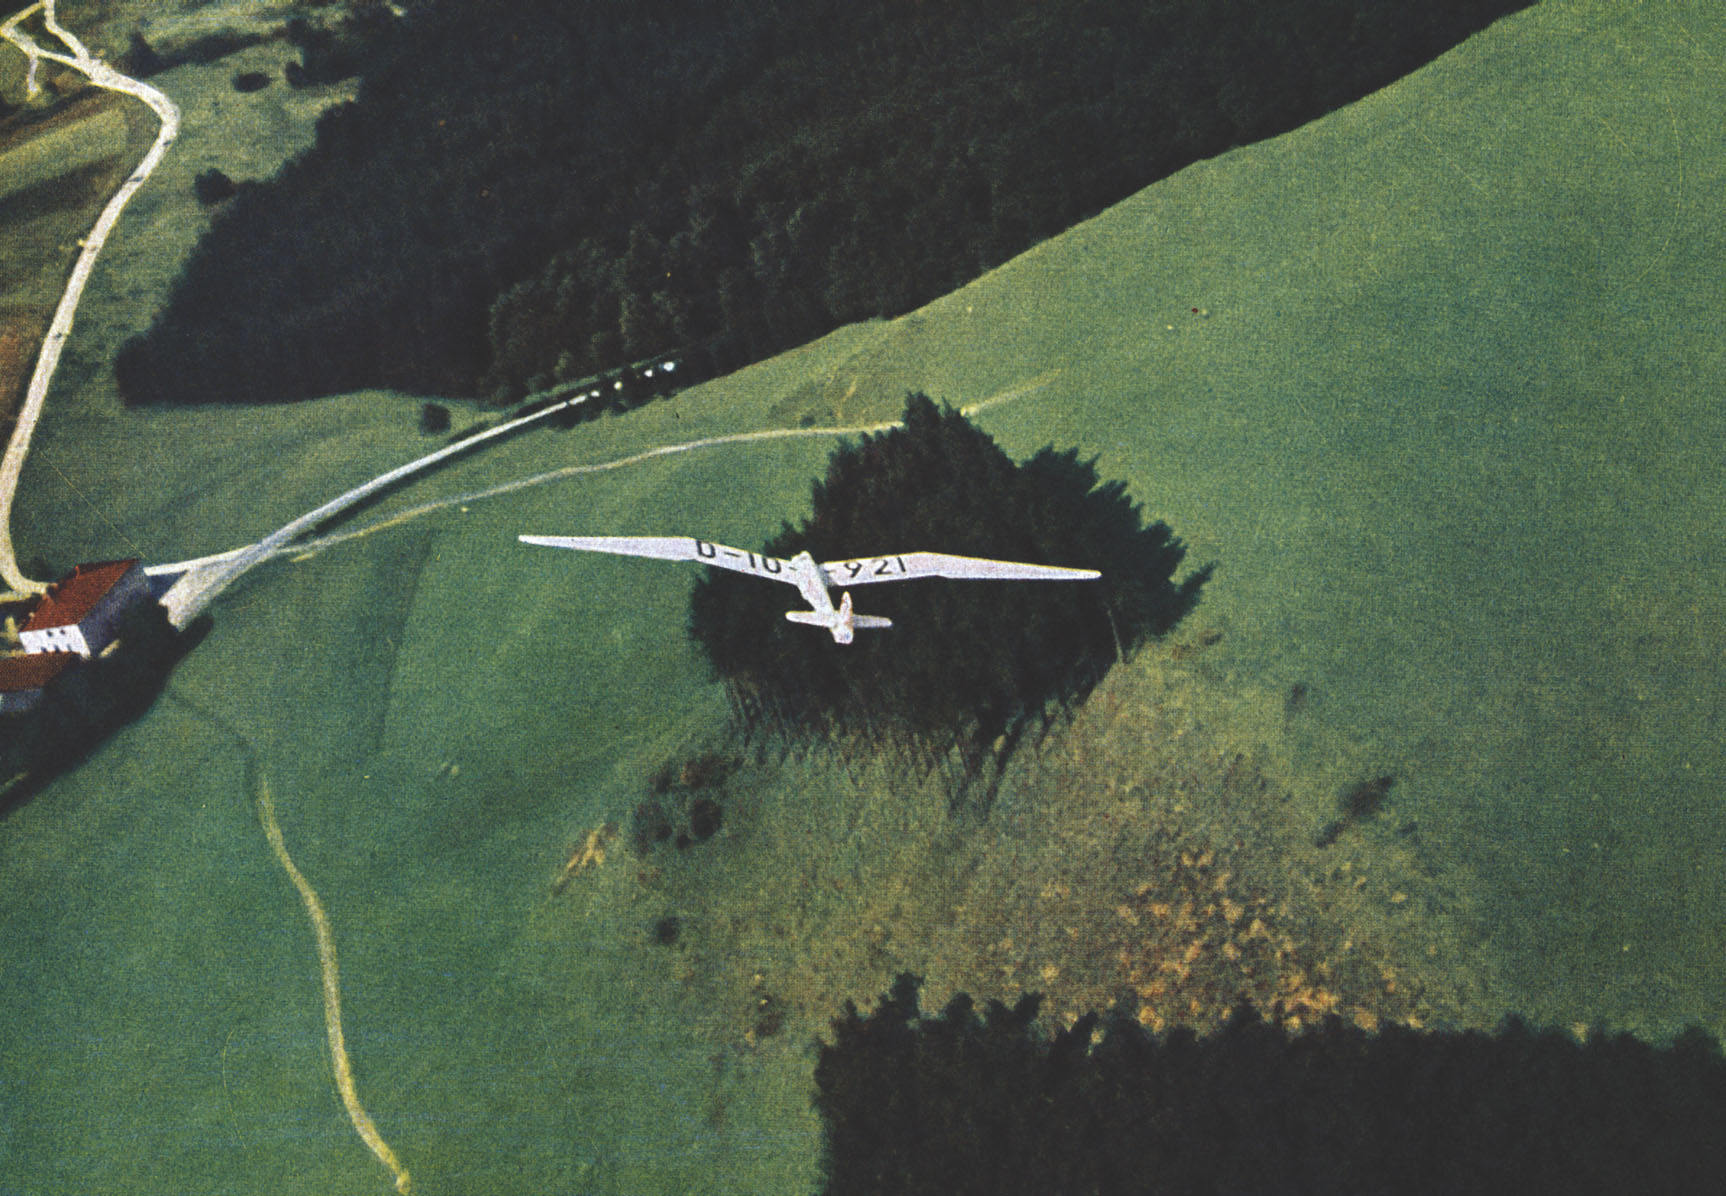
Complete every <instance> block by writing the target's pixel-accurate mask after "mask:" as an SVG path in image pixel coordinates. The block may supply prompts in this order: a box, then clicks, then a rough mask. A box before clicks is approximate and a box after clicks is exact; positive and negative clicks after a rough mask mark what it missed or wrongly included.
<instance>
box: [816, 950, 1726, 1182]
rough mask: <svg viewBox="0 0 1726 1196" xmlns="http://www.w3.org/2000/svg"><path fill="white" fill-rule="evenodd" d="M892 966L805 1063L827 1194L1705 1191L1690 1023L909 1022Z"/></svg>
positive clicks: (1708, 1125)
mask: <svg viewBox="0 0 1726 1196" xmlns="http://www.w3.org/2000/svg"><path fill="white" fill-rule="evenodd" d="M917 998H918V982H917V980H916V979H915V978H914V977H911V976H901V977H900V978H899V980H898V982H897V983H896V984H895V986H894V988H893V990H892V993H891V994H890V995H889V996H888V997H887V998H886V999H885V1000H884V1001H883V1002H882V1003H881V1005H880V1007H879V1008H878V1009H877V1010H876V1011H875V1012H874V1013H873V1014H872V1015H870V1016H869V1017H860V1016H859V1015H858V1014H857V1011H856V1010H855V1008H851V1007H847V1010H846V1013H845V1015H844V1016H843V1017H842V1018H840V1019H838V1020H837V1021H836V1022H835V1023H834V1039H833V1042H832V1043H831V1044H830V1045H824V1046H823V1047H822V1050H821V1056H820V1060H819V1062H818V1063H817V1065H816V1069H815V1080H816V1089H817V1095H816V1104H817V1107H818V1109H819V1111H820V1113H821V1117H822V1121H823V1126H824V1132H825V1155H826V1157H825V1168H826V1181H825V1185H824V1187H823V1192H824V1193H825V1194H826V1196H874V1194H877V1193H878V1194H880V1196H907V1194H911V1193H941V1194H942V1196H966V1194H968V1193H977V1194H978V1196H1013V1194H1015V1193H1026V1194H1027V1196H1032V1194H1034V1196H1059V1194H1062V1193H1074V1194H1078V1193H1084V1194H1086V1196H1129V1194H1130V1196H1152V1194H1155V1193H1165V1192H1166V1193H1171V1194H1173V1193H1179V1194H1182V1196H1186V1194H1190V1193H1200V1192H1202V1193H1208V1194H1210V1196H1231V1194H1234V1193H1239V1194H1242V1196H1263V1194H1264V1193H1283V1192H1289V1193H1325V1194H1326V1196H1382V1194H1383V1193H1389V1192H1395V1193H1398V1194H1399V1196H1400V1194H1419V1193H1452V1194H1456V1196H1474V1194H1476V1193H1486V1192H1507V1193H1508V1192H1518V1193H1521V1192H1564V1193H1570V1194H1592V1193H1600V1194H1601V1196H1608V1194H1610V1196H1620V1194H1622V1193H1625V1192H1670V1193H1680V1192H1718V1191H1721V1190H1723V1187H1726V1145H1723V1143H1722V1138H1721V1134H1720V1126H1721V1125H1722V1124H1723V1122H1722V1118H1726V1062H1723V1061H1722V1059H1721V1057H1720V1053H1719V1049H1718V1047H1717V1046H1716V1044H1715V1043H1714V1042H1713V1040H1712V1039H1710V1038H1709V1037H1708V1036H1707V1035H1706V1034H1705V1033H1703V1032H1701V1031H1699V1030H1692V1031H1689V1032H1687V1033H1686V1034H1685V1035H1684V1036H1682V1037H1681V1038H1680V1039H1679V1040H1678V1041H1677V1042H1676V1043H1675V1044H1674V1045H1673V1046H1672V1047H1671V1048H1668V1049H1655V1048H1653V1047H1650V1046H1649V1045H1647V1044H1645V1043H1642V1042H1639V1041H1637V1040H1635V1039H1633V1038H1630V1037H1628V1036H1617V1037H1607V1036H1604V1035H1600V1036H1596V1037H1594V1038H1591V1039H1590V1040H1589V1041H1588V1042H1587V1043H1586V1044H1579V1043H1577V1042H1576V1041H1575V1040H1574V1039H1572V1038H1570V1037H1569V1036H1568V1035H1563V1034H1559V1033H1556V1032H1551V1031H1548V1032H1543V1033H1537V1032H1534V1031H1531V1030H1530V1029H1529V1028H1527V1027H1526V1026H1524V1025H1522V1024H1520V1023H1518V1022H1515V1021H1510V1022H1507V1023H1506V1024H1505V1025H1504V1026H1503V1027H1502V1028H1501V1029H1500V1030H1499V1031H1498V1032H1497V1033H1496V1034H1492V1035H1487V1034H1481V1033H1473V1032H1470V1033H1461V1034H1443V1033H1421V1032H1416V1031H1413V1030H1408V1029H1404V1028H1401V1027H1392V1028H1390V1029H1387V1030H1385V1031H1384V1032H1382V1033H1380V1034H1376V1035H1369V1034H1367V1033H1365V1032H1364V1031H1362V1030H1359V1029H1356V1028H1355V1027H1353V1026H1349V1025H1345V1024H1344V1023H1343V1022H1342V1021H1341V1020H1340V1019H1337V1018H1335V1017H1332V1018H1331V1019H1330V1020H1329V1021H1327V1022H1326V1023H1325V1024H1324V1025H1322V1026H1321V1027H1319V1028H1317V1029H1315V1030H1312V1031H1310V1032H1307V1033H1304V1034H1300V1035H1290V1034H1288V1033H1286V1032H1285V1031H1284V1030H1283V1029H1282V1028H1281V1027H1280V1026H1278V1025H1277V1024H1275V1022H1274V1021H1273V1022H1267V1021H1265V1020H1263V1019H1261V1018H1260V1017H1259V1016H1258V1015H1257V1014H1256V1013H1254V1012H1253V1011H1251V1010H1249V1009H1242V1010H1241V1011H1239V1012H1238V1013H1237V1014H1236V1015H1235V1017H1234V1018H1233V1019H1232V1020H1231V1021H1230V1022H1229V1024H1228V1025H1227V1026H1226V1027H1224V1028H1223V1029H1222V1030H1220V1031H1218V1032H1217V1033H1215V1034H1213V1035H1210V1036H1208V1037H1205V1038H1198V1037H1196V1036H1194V1035H1193V1034H1192V1033H1191V1032H1190V1031H1175V1032H1173V1033H1171V1034H1168V1035H1166V1036H1162V1037H1153V1036H1151V1035H1150V1034H1148V1033H1147V1032H1145V1031H1144V1030H1143V1029H1142V1028H1141V1027H1140V1026H1139V1024H1138V1023H1137V1022H1136V1021H1135V1020H1132V1019H1131V1018H1130V1017H1128V1016H1126V1015H1125V1014H1116V1015H1113V1016H1112V1017H1111V1018H1109V1019H1108V1020H1106V1021H1102V1022H1100V1019H1099V1018H1098V1017H1097V1016H1096V1015H1089V1016H1086V1017H1083V1018H1081V1019H1079V1022H1078V1023H1077V1024H1076V1025H1075V1026H1073V1027H1072V1028H1071V1029H1070V1030H1067V1031H1065V1032H1063V1033H1059V1034H1056V1035H1054V1036H1053V1037H1052V1038H1051V1037H1048V1036H1046V1035H1044V1034H1042V1033H1040V1032H1039V1031H1038V1030H1037V1028H1036V1026H1035V1023H1034V1019H1035V1016H1036V1012H1037V999H1036V998H1035V997H1027V998H1025V999H1024V1000H1023V1001H1021V1002H1020V1003H1019V1004H1018V1006H1017V1007H1015V1008H1013V1009H1007V1008H1004V1007H1003V1006H1001V1005H1000V1004H997V1003H991V1004H990V1005H989V1007H988V1008H987V1010H986V1012H985V1013H984V1014H983V1015H982V1016H981V1017H979V1016H978V1014H977V1012H976V1010H975V1008H974V1007H973V1004H972V1002H971V1000H970V999H969V998H968V997H965V996H963V995H961V996H960V997H958V998H956V999H955V1000H954V1001H953V1002H952V1003H951V1004H949V1005H948V1007H947V1009H946V1011H945V1012H944V1013H942V1014H941V1015H940V1016H939V1017H933V1018H929V1017H923V1016H921V1015H920V1013H919V1010H918V1004H917Z"/></svg>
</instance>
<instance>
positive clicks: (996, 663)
mask: <svg viewBox="0 0 1726 1196" xmlns="http://www.w3.org/2000/svg"><path fill="white" fill-rule="evenodd" d="M812 506H813V511H812V513H811V515H810V516H809V517H808V518H806V519H804V520H803V522H802V523H801V524H800V525H798V526H796V527H793V526H791V525H789V524H787V525H786V526H785V527H784V529H783V530H782V531H781V532H780V534H779V535H778V536H776V537H775V538H774V539H773V540H772V541H770V542H769V543H768V544H767V545H766V547H765V548H764V549H763V552H764V553H765V554H766V555H769V556H773V557H779V558H787V557H791V556H794V555H796V553H797V552H799V551H804V550H807V551H808V552H810V553H811V554H813V556H814V557H815V559H816V560H817V561H826V560H850V559H853V558H858V557H871V556H878V555H881V554H887V553H904V552H917V551H929V552H945V553H954V554H957V555H961V556H980V557H989V558H993V559H997V560H1009V561H1024V562H1028V563H1032V564H1046V565H1063V566H1068V567H1072V568H1082V569H1097V570H1100V571H1101V572H1102V574H1103V576H1102V578H1101V579H1100V580H1095V581H1060V582H1031V581H1016V582H1015V581H1009V582H994V581H953V580H945V579H930V578H924V579H916V580H908V581H905V582H902V583H899V584H889V585H881V584H874V585H867V586H860V587H858V588H857V589H856V590H855V592H854V593H853V599H854V601H855V603H856V609H857V610H858V611H859V612H860V613H868V614H875V615H885V616H887V617H889V618H891V619H892V620H893V626H892V627H891V628H888V629H885V630H875V631H860V632H858V634H857V638H856V639H855V641H854V642H852V643H850V644H847V645H838V644H835V643H833V642H832V641H831V640H830V639H828V638H827V636H826V634H825V633H824V632H823V631H821V630H820V629H818V628H810V627H805V626H800V625H796V624H792V623H789V622H787V621H786V619H785V617H784V612H785V610H786V609H787V607H788V606H796V605H801V603H800V601H798V600H797V599H795V598H794V597H793V595H792V594H791V591H790V590H789V589H788V588H787V587H782V586H764V585H762V584H761V582H760V581H758V580H756V579H754V578H750V577H746V576H742V575H739V574H736V573H732V572H730V571H726V570H719V569H713V570H709V571H708V574H707V576H705V577H704V578H703V579H702V580H701V581H699V582H698V583H697V584H696V586H695V589H694V591H693V592H692V594H691V597H690V614H689V629H690V634H691V635H692V636H693V637H694V639H695V640H696V641H697V643H699V644H700V645H701V647H702V649H703V650H704V651H705V652H706V654H707V658H708V660H709V661H710V662H711V663H712V665H713V668H714V670H715V672H716V673H717V674H718V676H719V677H721V678H722V679H723V680H724V681H725V683H726V685H727V686H728V688H729V690H730V692H731V695H732V698H733V701H734V703H735V704H736V706H737V707H738V709H739V710H740V712H741V713H742V714H743V715H744V716H745V718H746V719H747V720H748V723H749V725H750V727H751V728H757V727H762V726H765V727H767V728H768V729H771V730H776V731H781V732H785V733H788V734H789V735H791V736H793V737H796V736H802V735H823V734H825V733H826V732H828V731H830V730H832V729H834V728H836V727H837V728H842V729H844V730H846V731H848V732H861V733H863V734H865V735H866V736H869V737H874V738H885V739H889V740H891V741H893V742H896V743H901V744H914V745H921V746H928V747H933V748H935V749H936V750H937V751H945V750H948V749H950V748H952V747H955V746H958V747H961V748H964V749H966V750H967V751H968V752H971V753H973V754H975V753H978V752H980V751H981V750H982V749H983V748H984V747H985V746H986V745H991V744H992V743H993V742H994V741H995V740H996V739H997V737H999V736H1003V735H1005V736H1007V737H1008V739H1009V741H1016V739H1017V737H1018V735H1019V733H1020V732H1021V731H1022V730H1023V728H1024V727H1025V726H1026V725H1027V724H1028V722H1029V720H1030V718H1031V717H1032V716H1034V715H1036V714H1038V713H1041V712H1043V711H1045V710H1046V709H1047V708H1049V707H1051V705H1058V704H1061V703H1070V702H1073V701H1077V700H1079V699H1080V698H1082V697H1083V696H1084V695H1085V694H1086V693H1088V692H1089V691H1090V689H1091V687H1092V686H1094V685H1095V684H1096V682H1097V681H1098V680H1099V679H1101V677H1102V676H1103V674H1104V673H1105V672H1107V670H1108V669H1109V667H1110V666H1111V665H1112V664H1113V663H1114V662H1115V661H1116V660H1117V659H1119V658H1120V657H1121V656H1122V655H1123V654H1125V653H1128V652H1131V651H1132V650H1133V648H1134V647H1136V646H1137V645H1138V644H1140V643H1141V642H1143V641H1144V640H1145V639H1147V638H1149V637H1154V636H1158V635H1162V634H1163V633H1164V632H1166V631H1168V630H1169V629H1170V628H1172V627H1173V626H1174V625H1175V624H1176V623H1177V622H1179V621H1180V619H1181V618H1182V617H1183V616H1184V615H1185V614H1186V613H1187V612H1188V611H1189V610H1190V609H1191V608H1192V606H1193V605H1194V603H1196V602H1197V601H1198V596H1199V591H1200V588H1201V587H1202V586H1203V585H1204V584H1205V581H1206V580H1207V579H1208V578H1209V576H1210V573H1211V569H1210V567H1209V566H1207V567H1205V568H1203V569H1199V570H1197V571H1195V572H1194V573H1192V574H1190V575H1189V576H1188V577H1186V578H1185V579H1184V580H1182V581H1181V582H1179V583H1178V584H1177V583H1176V582H1175V581H1174V580H1173V577H1174V572H1175V570H1176V568H1177V567H1179V565H1180V563H1181V561H1182V559H1183V557H1184V556H1185V555H1186V549H1185V548H1184V546H1183V545H1182V544H1181V542H1180V541H1179V540H1177V539H1176V538H1175V536H1174V534H1173V533H1172V532H1171V531H1170V529H1169V527H1168V526H1167V525H1166V524H1163V523H1160V522H1158V523H1152V524H1150V525H1149V526H1146V525H1145V523H1144V520H1143V516H1142V513H1141V511H1140V508H1139V507H1138V506H1137V505H1136V504H1135V503H1134V502H1133V501H1132V499H1131V498H1130V497H1129V496H1128V495H1127V492H1126V486H1125V484H1124V483H1121V482H1099V479H1098V476H1097V471H1096V467H1095V465H1094V463H1093V462H1090V461H1084V460H1081V459H1080V458H1079V456H1078V454H1077V453H1076V452H1073V451H1066V452H1056V451H1055V450H1054V449H1053V448H1045V449H1043V450H1042V451H1041V452H1039V453H1037V454H1036V455H1035V456H1034V457H1032V458H1031V459H1030V460H1029V461H1026V462H1024V463H1023V464H1019V463H1016V462H1014V461H1013V460H1012V458H1010V457H1008V456H1007V454H1006V453H1005V452H1003V451H1002V450H1001V448H1000V447H999V446H998V445H996V444H995V442H994V441H993V440H992V439H990V437H989V436H988V435H987V434H986V433H985V432H983V431H982V430H981V429H979V428H978V427H977V426H976V425H974V424H972V423H971V422H970V421H969V420H967V419H966V418H965V417H964V415H963V414H961V413H959V412H957V411H955V410H953V409H952V408H951V407H946V406H943V407H940V408H937V407H936V405H935V404H934V403H933V402H932V401H931V400H930V399H929V398H928V397H927V396H925V395H921V394H913V395H911V396H910V397H909V398H908V400H907V402H906V404H905V417H904V421H903V424H902V426H899V427H896V428H893V429H892V430H890V431H887V432H882V433H879V434H876V435H871V436H865V437H864V438H863V439H862V440H861V441H859V442H856V443H847V444H844V445H842V446H841V447H839V448H838V449H836V450H835V451H834V453H833V455H832V457H831V458H830V459H829V461H828V464H827V473H826V476H825V477H824V478H823V479H822V480H820V481H818V482H817V483H816V484H815V486H814V490H813V496H812Z"/></svg>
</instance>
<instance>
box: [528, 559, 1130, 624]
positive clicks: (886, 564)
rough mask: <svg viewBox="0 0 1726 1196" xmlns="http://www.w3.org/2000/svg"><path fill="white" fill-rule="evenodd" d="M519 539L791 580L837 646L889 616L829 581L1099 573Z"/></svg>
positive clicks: (804, 617)
mask: <svg viewBox="0 0 1726 1196" xmlns="http://www.w3.org/2000/svg"><path fill="white" fill-rule="evenodd" d="M519 538H520V540H521V541H522V543H524V544H541V545H544V546H545V547H547V548H574V549H578V550H580V551H582V552H609V553H613V554H615V555H618V556H645V557H653V558H654V559H656V560H662V561H699V562H700V563H702V564H704V565H715V566H717V567H719V568H721V569H730V570H731V571H733V572H734V573H748V574H751V575H753V576H755V577H765V578H767V579H769V580H770V581H782V582H785V583H786V584H787V585H794V586H796V587H797V589H798V591H799V592H800V593H801V594H802V595H803V600H804V601H805V602H807V603H808V604H809V606H810V609H809V610H788V611H786V612H785V617H786V618H787V619H789V620H791V621H792V622H793V623H807V624H809V625H810V626H812V627H825V628H826V629H827V630H828V631H829V632H830V633H831V634H832V636H833V641H834V642H835V643H839V644H849V643H850V642H851V640H852V638H853V635H854V633H855V631H856V629H857V628H859V627H864V628H869V627H891V626H893V621H892V620H891V619H884V618H882V617H881V616H879V615H859V614H855V613H853V612H852V610H851V593H850V591H848V590H847V591H845V592H844V593H842V594H841V595H840V597H839V605H838V606H837V607H835V606H834V605H833V598H832V596H831V595H830V594H829V593H828V592H827V588H828V587H829V586H846V585H853V586H860V585H868V584H870V583H872V582H877V581H909V580H912V579H915V578H918V577H952V578H974V579H978V580H983V581H1089V580H1092V579H1094V578H1098V577H1101V576H1102V574H1100V573H1098V572H1097V571H1096V570H1095V569H1067V568H1063V567H1061V566H1059V565H1026V564H1021V563H1020V562H1018V561H991V560H988V559H986V558H983V557H975V556H952V555H950V554H948V553H945V552H907V553H903V554H900V555H896V556H871V557H858V558H856V559H854V560H848V561H825V562H822V563H821V564H816V562H815V558H814V557H812V556H810V555H809V554H808V553H807V552H800V553H798V554H797V555H796V556H794V557H792V558H791V559H790V560H782V559H780V558H779V557H772V556H762V555H761V554H760V553H756V552H744V551H743V550H742V549H739V548H727V547H726V546H725V545H723V544H715V543H713V542H712V541H710V540H697V539H693V538H692V537H689V536H521V537H519Z"/></svg>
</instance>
